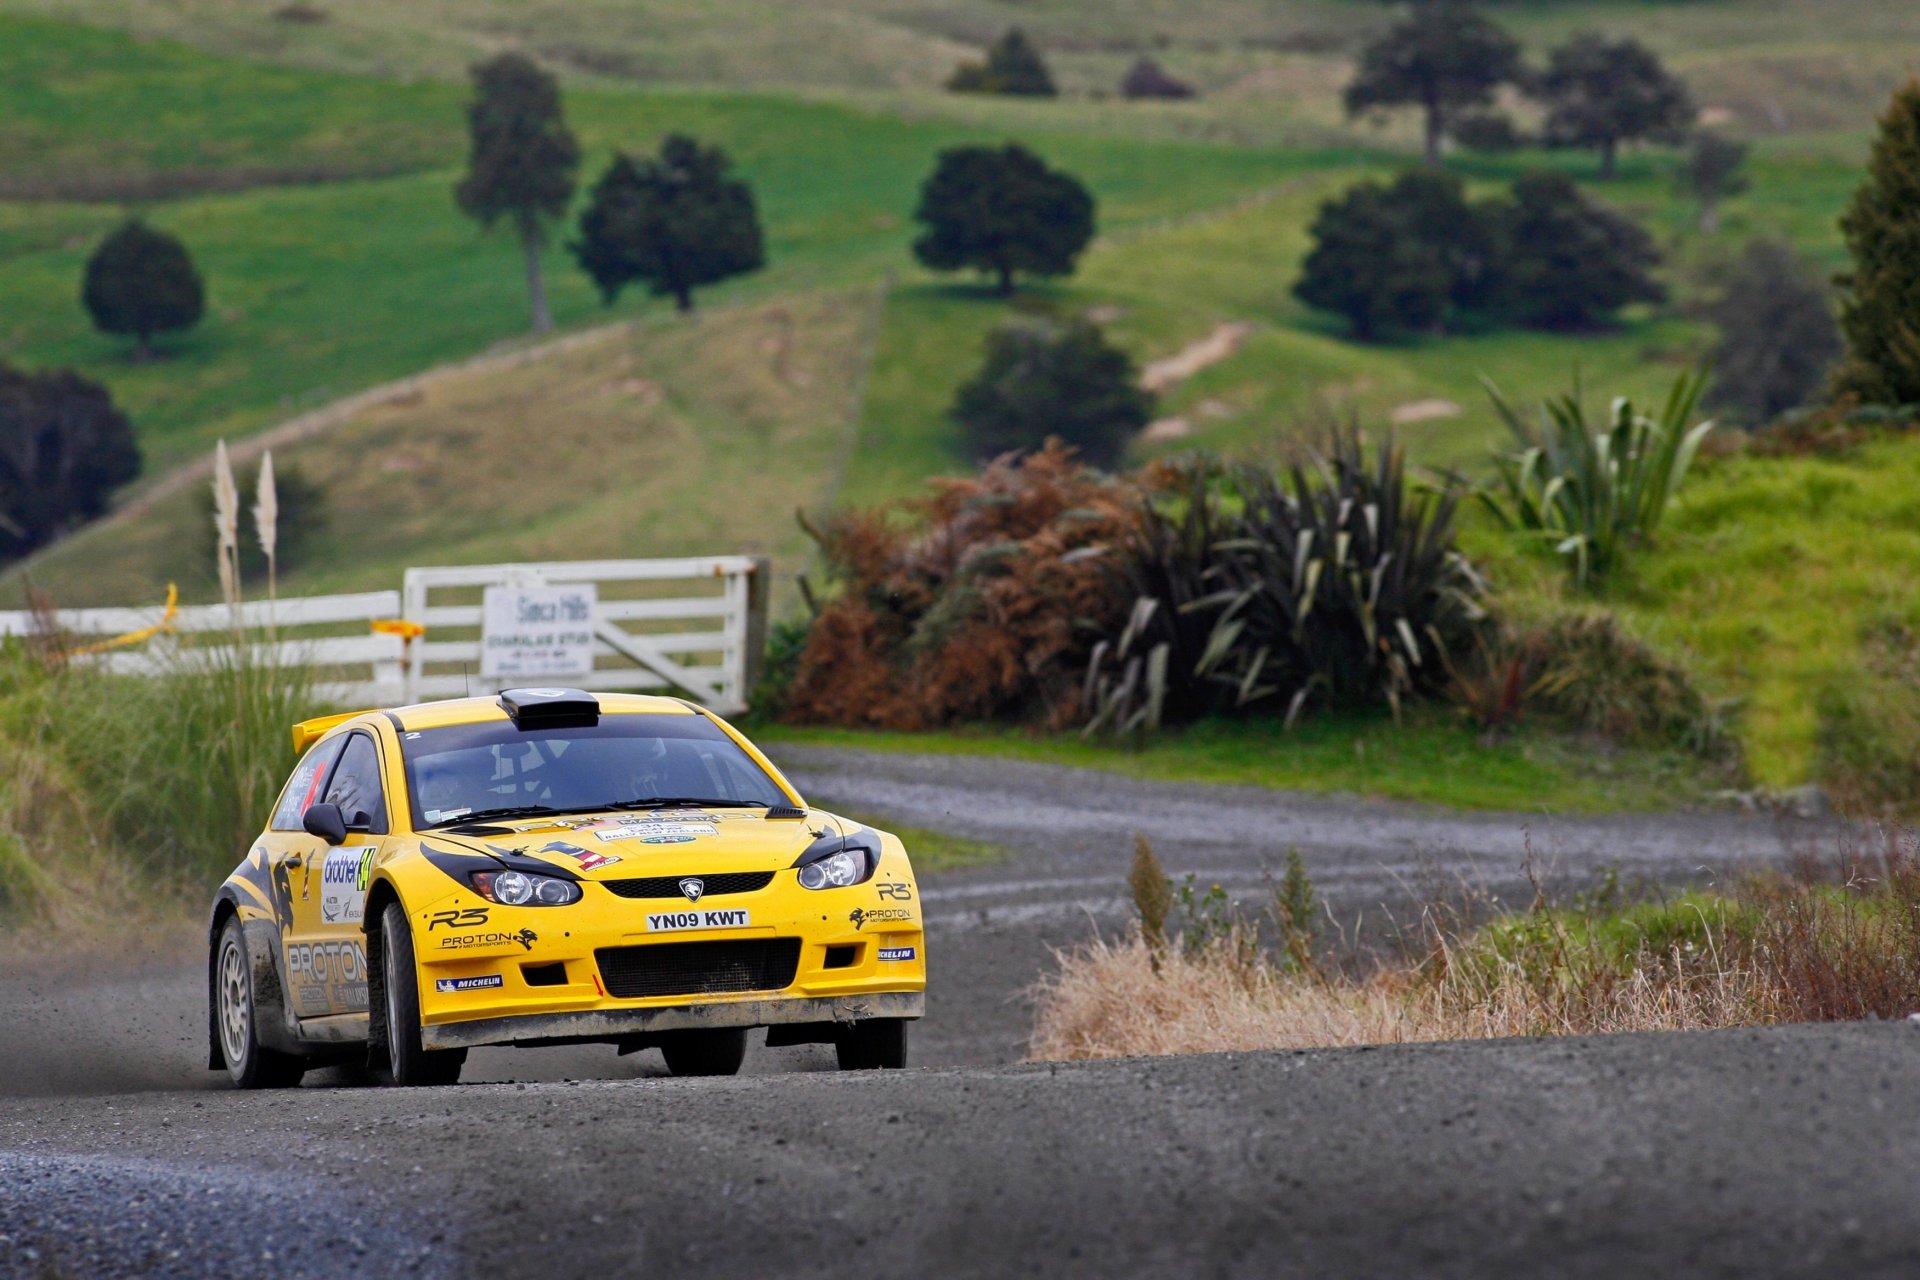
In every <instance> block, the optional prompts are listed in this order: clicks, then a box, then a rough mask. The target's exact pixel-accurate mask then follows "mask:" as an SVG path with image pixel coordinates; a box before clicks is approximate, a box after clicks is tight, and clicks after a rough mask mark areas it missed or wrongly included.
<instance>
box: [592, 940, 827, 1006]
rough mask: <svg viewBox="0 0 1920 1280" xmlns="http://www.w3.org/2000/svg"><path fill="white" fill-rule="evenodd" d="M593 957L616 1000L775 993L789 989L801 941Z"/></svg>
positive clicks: (657, 948)
mask: <svg viewBox="0 0 1920 1280" xmlns="http://www.w3.org/2000/svg"><path fill="white" fill-rule="evenodd" d="M593 955H594V959H596V960H598V961H599V962H600V976H601V978H602V979H603V980H604V981H605V982H606V984H607V994H608V995H611V996H614V997H616V998H617V999H621V1000H639V999H642V998H644V997H646V996H699V995H717V994H719V993H721V992H729V991H779V990H781V989H782V988H785V987H788V986H791V985H792V984H793V975H794V971H795V970H796V969H798V968H799V967H800V939H798V938H748V939H744V940H742V941H738V942H656V943H653V944H652V945H650V946H644V947H602V948H601V949H600V950H598V951H596V952H594V953H593Z"/></svg>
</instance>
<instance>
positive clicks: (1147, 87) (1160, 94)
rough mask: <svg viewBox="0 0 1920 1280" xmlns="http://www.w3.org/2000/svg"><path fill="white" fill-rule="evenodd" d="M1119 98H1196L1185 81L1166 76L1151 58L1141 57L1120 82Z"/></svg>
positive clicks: (1162, 69)
mask: <svg viewBox="0 0 1920 1280" xmlns="http://www.w3.org/2000/svg"><path fill="white" fill-rule="evenodd" d="M1120 96H1121V97H1123V98H1192V97H1196V96H1198V95H1196V94H1195V93H1194V89H1193V86H1192V85H1190V84H1188V83H1187V82H1186V81H1185V80H1181V79H1178V78H1176V77H1174V76H1171V75H1168V74H1167V72H1166V70H1165V69H1164V68H1162V67H1161V65H1160V64H1159V63H1157V62H1155V61H1154V60H1153V59H1152V58H1147V57H1143V58H1141V59H1140V60H1139V61H1138V62H1136V63H1134V64H1133V68H1132V69H1131V70H1130V71H1128V72H1127V74H1126V76H1125V77H1124V78H1122V79H1121V81H1120Z"/></svg>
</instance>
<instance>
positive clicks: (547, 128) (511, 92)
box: [454, 53, 580, 333]
mask: <svg viewBox="0 0 1920 1280" xmlns="http://www.w3.org/2000/svg"><path fill="white" fill-rule="evenodd" d="M472 74H473V89H474V94H473V102H472V103H471V104H470V105H469V106H468V107H467V127H468V130H469V133H470V135H471V140H472V153H471V158H470V159H469V161H468V165H467V176H466V177H465V178H463V179H461V181H460V185H459V186H458V187H457V188H455V191H454V197H455V199H456V200H458V201H459V204H460V208H461V209H462V210H464V211H465V212H466V213H467V214H468V215H469V216H470V217H472V218H474V219H475V220H476V221H478V222H479V223H480V225H481V226H483V227H489V228H490V227H492V226H494V225H495V224H496V223H498V222H500V221H502V220H505V221H506V222H508V223H509V224H511V226H512V227H513V230H514V233H515V234H516V235H518V236H519V238H520V248H521V251H522V253H523V254H524V255H525V257H526V265H527V297H528V302H529V304H530V306H531V308H532V311H533V328H534V331H535V332H536V333H545V332H547V331H548V330H550V329H552V328H553V314H552V312H551V311H550V310H549V309H548V307H547V288H546V282H545V280H544V279H543V277H542V275H541V270H540V248H541V246H542V245H544V244H545V243H546V240H547V232H548V228H549V227H550V226H551V225H552V224H553V223H554V222H556V221H557V220H559V219H560V218H562V217H564V216H565V215H566V212H567V205H568V203H569V202H571V201H572V199H573V179H574V173H575V171H576V170H577V169H578V168H579V167H580V144H579V143H578V142H576V141H575V140H574V136H573V131H572V130H570V129H568V128H567V122H566V119H565V117H564V116H563V114H562V113H561V109H560V86H559V84H558V82H556V81H555V80H554V78H553V76H551V75H549V74H548V73H547V72H545V71H542V70H541V69H540V68H539V67H538V66H536V65H535V64H534V63H533V61H532V60H531V59H530V58H527V57H526V56H525V55H523V54H518V53H503V54H501V55H500V56H498V57H496V58H492V59H490V60H488V61H486V62H482V63H479V64H477V65H475V66H474V68H473V72H472Z"/></svg>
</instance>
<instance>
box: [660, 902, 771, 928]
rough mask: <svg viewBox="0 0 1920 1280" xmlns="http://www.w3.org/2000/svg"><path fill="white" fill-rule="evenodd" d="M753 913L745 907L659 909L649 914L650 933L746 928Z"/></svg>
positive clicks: (751, 921)
mask: <svg viewBox="0 0 1920 1280" xmlns="http://www.w3.org/2000/svg"><path fill="white" fill-rule="evenodd" d="M752 924H753V913H752V912H750V911H748V910H747V909H746V908H745V907H730V908H724V909H721V910H714V911H707V910H699V911H657V912H652V913H649V914H648V916H647V932H649V933H684V932H686V931H688V930H691V929H745V928H747V927H749V926H750V925H752Z"/></svg>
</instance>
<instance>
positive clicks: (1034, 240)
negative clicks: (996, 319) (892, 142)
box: [913, 143, 1093, 297]
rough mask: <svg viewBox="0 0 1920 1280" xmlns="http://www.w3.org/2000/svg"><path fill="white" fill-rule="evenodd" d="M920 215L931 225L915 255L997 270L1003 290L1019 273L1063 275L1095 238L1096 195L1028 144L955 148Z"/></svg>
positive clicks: (929, 261) (953, 266)
mask: <svg viewBox="0 0 1920 1280" xmlns="http://www.w3.org/2000/svg"><path fill="white" fill-rule="evenodd" d="M913 216H914V218H915V219H916V220H918V221H920V222H923V223H925V224H926V227H927V229H926V231H925V232H924V233H922V234H921V236H920V237H919V239H917V240H915V241H914V242H913V254H914V257H916V258H918V259H919V260H920V261H921V262H922V263H923V264H925V265H926V266H929V267H931V268H933V269H934V270H935V271H959V270H961V269H963V268H966V267H972V268H974V269H976V270H979V271H987V272H991V273H992V274H993V275H994V276H995V278H996V279H997V281H998V292H999V293H1000V295H1001V296H1002V297H1006V296H1008V295H1010V294H1011V293H1012V292H1013V280H1014V273H1016V272H1026V273H1028V274H1030V275H1039V276H1063V275H1070V274H1072V272H1073V267H1074V263H1075V261H1076V260H1077V259H1078V258H1079V256H1080V251H1081V250H1082V249H1084V248H1086V247H1087V243H1088V241H1090V240H1092V239H1093V197H1092V196H1090V195H1088V194H1087V189H1086V188H1085V187H1083V186H1081V185H1080V183H1079V182H1078V181H1077V180H1076V179H1075V178H1073V177H1072V176H1071V175H1069V174H1065V173H1059V172H1056V171H1055V170H1052V169H1049V168H1047V166H1046V164H1045V162H1043V161H1042V160H1041V159H1040V157H1038V156H1036V155H1034V154H1033V153H1032V152H1031V151H1028V150H1027V149H1026V148H1025V147H1022V146H1019V145H1017V144H1013V143H1009V144H1008V145H1006V146H1004V147H1001V148H999V149H997V150H996V149H995V148H992V147H955V148H953V149H952V150H950V151H943V152H941V153H940V160H939V163H938V164H937V165H936V166H935V167H934V171H933V173H932V175H931V176H930V177H928V179H927V181H926V183H925V185H923V186H922V187H921V188H920V207H919V208H918V209H916V210H914V214H913Z"/></svg>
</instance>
